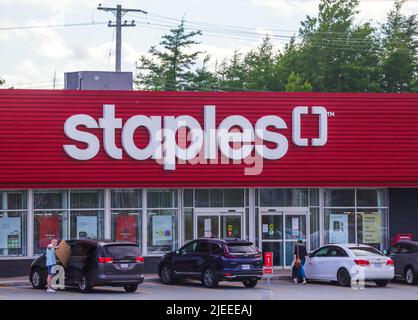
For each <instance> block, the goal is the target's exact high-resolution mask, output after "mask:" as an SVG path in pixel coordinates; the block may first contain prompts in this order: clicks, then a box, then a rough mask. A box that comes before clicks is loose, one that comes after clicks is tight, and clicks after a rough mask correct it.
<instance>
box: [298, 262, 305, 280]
mask: <svg viewBox="0 0 418 320" xmlns="http://www.w3.org/2000/svg"><path fill="white" fill-rule="evenodd" d="M305 262H306V261H305V260H301V261H300V267H299V277H300V278H302V279H303V278H305V277H306V275H305V269H304V268H303V266H304V265H305Z"/></svg>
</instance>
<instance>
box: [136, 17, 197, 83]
mask: <svg viewBox="0 0 418 320" xmlns="http://www.w3.org/2000/svg"><path fill="white" fill-rule="evenodd" d="M201 34H202V33H201V31H192V32H186V29H185V25H184V20H182V21H181V23H180V25H179V26H178V27H176V28H174V29H171V30H170V32H169V33H168V34H165V35H163V36H162V41H161V42H160V46H162V49H161V50H160V49H158V48H157V47H155V46H153V47H151V49H150V50H149V52H148V56H147V55H143V56H141V57H140V58H139V63H138V64H137V71H138V75H137V78H136V81H135V83H136V85H137V86H138V88H140V89H145V90H170V91H177V90H184V89H185V88H187V87H188V86H189V82H190V81H191V80H193V78H194V75H193V72H192V70H191V69H192V67H193V66H194V65H195V64H196V62H197V58H198V56H199V55H200V54H201V53H202V52H200V51H193V52H191V53H189V51H190V48H191V47H192V46H193V45H196V44H199V42H197V41H195V40H194V39H193V38H194V37H195V36H197V35H201Z"/></svg>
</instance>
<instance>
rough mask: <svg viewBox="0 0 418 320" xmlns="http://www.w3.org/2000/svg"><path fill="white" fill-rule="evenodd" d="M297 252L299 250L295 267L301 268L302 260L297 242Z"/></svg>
mask: <svg viewBox="0 0 418 320" xmlns="http://www.w3.org/2000/svg"><path fill="white" fill-rule="evenodd" d="M296 252H297V255H296V260H295V263H294V266H295V268H298V269H299V268H300V265H301V261H300V256H299V245H298V244H297V245H296Z"/></svg>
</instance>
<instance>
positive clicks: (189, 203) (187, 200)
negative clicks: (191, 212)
mask: <svg viewBox="0 0 418 320" xmlns="http://www.w3.org/2000/svg"><path fill="white" fill-rule="evenodd" d="M183 196H184V207H193V189H184V190H183Z"/></svg>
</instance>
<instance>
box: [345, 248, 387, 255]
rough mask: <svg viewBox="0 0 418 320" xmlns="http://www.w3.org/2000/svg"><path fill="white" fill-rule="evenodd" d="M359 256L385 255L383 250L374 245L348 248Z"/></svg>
mask: <svg viewBox="0 0 418 320" xmlns="http://www.w3.org/2000/svg"><path fill="white" fill-rule="evenodd" d="M348 249H349V250H351V252H352V253H354V255H355V256H357V257H364V256H383V254H382V253H381V252H379V251H378V250H376V249H375V248H372V247H352V248H348Z"/></svg>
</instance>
